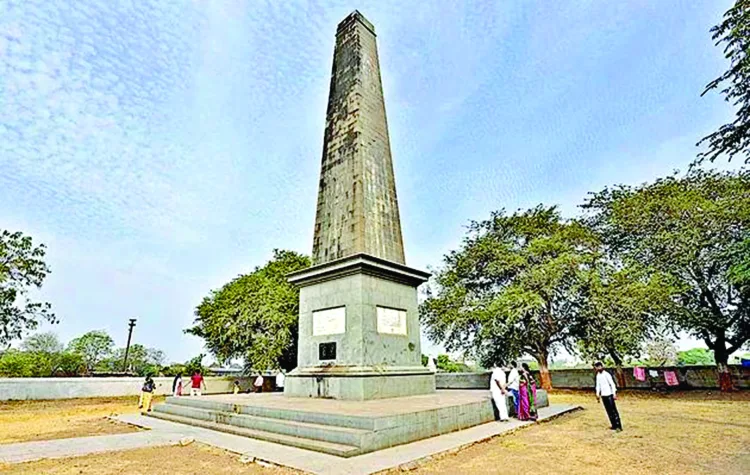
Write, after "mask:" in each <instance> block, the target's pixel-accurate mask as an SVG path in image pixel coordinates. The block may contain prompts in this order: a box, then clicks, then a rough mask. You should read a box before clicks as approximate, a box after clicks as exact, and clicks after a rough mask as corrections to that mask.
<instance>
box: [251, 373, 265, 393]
mask: <svg viewBox="0 0 750 475" xmlns="http://www.w3.org/2000/svg"><path fill="white" fill-rule="evenodd" d="M253 388H255V392H256V393H260V392H263V375H262V374H260V373H258V377H257V378H255V381H254V382H253Z"/></svg>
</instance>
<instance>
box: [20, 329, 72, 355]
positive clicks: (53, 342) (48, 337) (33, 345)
mask: <svg viewBox="0 0 750 475" xmlns="http://www.w3.org/2000/svg"><path fill="white" fill-rule="evenodd" d="M63 348H64V346H63V344H62V342H61V341H60V339H59V338H58V337H57V335H56V334H55V333H53V332H45V333H37V334H35V335H31V336H28V337H26V339H25V340H24V341H23V343H22V344H21V349H22V350H24V351H29V352H31V353H48V354H51V353H62V351H63Z"/></svg>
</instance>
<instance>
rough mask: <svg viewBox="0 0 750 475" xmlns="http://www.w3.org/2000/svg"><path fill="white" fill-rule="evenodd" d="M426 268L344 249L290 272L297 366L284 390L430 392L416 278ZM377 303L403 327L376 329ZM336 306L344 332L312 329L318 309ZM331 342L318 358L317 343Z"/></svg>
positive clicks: (315, 393) (368, 395) (344, 394)
mask: <svg viewBox="0 0 750 475" xmlns="http://www.w3.org/2000/svg"><path fill="white" fill-rule="evenodd" d="M427 275H428V274H427V273H424V272H421V271H416V270H414V269H410V268H408V267H406V266H402V265H399V264H395V263H393V262H390V261H386V260H378V259H375V258H373V257H371V256H367V255H357V256H351V257H349V258H345V259H341V260H339V261H336V262H331V263H328V264H322V265H319V266H315V267H312V268H310V269H306V270H304V271H300V272H297V273H295V274H292V275H291V276H290V277H289V279H290V281H291V282H293V283H295V284H296V285H299V286H301V289H300V316H299V345H298V349H297V368H296V369H295V370H294V371H292V372H290V373H289V374H288V375H287V378H286V381H285V387H284V394H286V395H287V396H294V397H321V398H334V399H346V400H359V401H362V400H369V399H382V398H390V397H400V396H410V395H415V394H428V393H433V392H435V376H434V374H433V373H432V372H431V371H429V370H428V369H427V368H424V367H423V366H422V364H421V350H420V333H419V315H418V311H417V288H416V287H417V285H418V284H419V283H421V282H423V281H424V280H425V279H426V278H427ZM379 307H385V308H391V309H399V310H401V311H403V312H404V313H405V315H406V317H405V318H406V333H405V334H388V333H381V332H379V331H378V328H377V311H378V308H379ZM326 309H344V310H345V312H344V315H345V325H344V327H345V331H343V332H339V333H335V334H328V335H320V334H315V332H314V326H315V325H314V318H315V313H316V312H318V311H321V310H323V311H325V310H326ZM329 344H332V345H335V347H336V351H335V357H334V358H325V359H323V358H321V351H320V347H321V345H329Z"/></svg>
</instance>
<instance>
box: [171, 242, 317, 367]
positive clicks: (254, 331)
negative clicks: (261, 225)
mask: <svg viewBox="0 0 750 475" xmlns="http://www.w3.org/2000/svg"><path fill="white" fill-rule="evenodd" d="M309 266H310V259H309V258H308V257H307V256H303V255H301V254H298V253H296V252H293V251H283V250H278V249H277V250H274V254H273V258H272V259H271V260H270V261H269V262H268V263H266V265H264V266H263V267H256V268H255V270H254V271H253V272H251V273H250V274H247V275H241V276H239V277H237V278H236V279H234V280H232V281H231V282H229V283H227V284H226V285H224V286H223V287H222V288H221V289H219V290H215V291H212V292H211V294H210V295H208V296H207V297H205V298H204V299H203V301H202V302H201V303H200V305H198V307H197V308H196V310H195V316H196V319H195V326H193V327H192V328H189V329H187V330H185V331H186V333H190V334H193V335H196V336H199V337H201V338H203V339H204V340H205V341H206V347H207V348H208V349H209V350H210V351H211V353H212V354H213V355H214V356H216V358H218V359H219V360H220V362H225V361H227V360H229V359H231V358H244V360H245V365H246V367H247V368H248V369H250V368H253V369H260V370H263V369H272V368H277V367H280V368H283V369H285V370H291V369H293V368H294V367H296V365H297V319H298V312H299V290H298V289H297V288H296V287H294V286H293V285H291V284H290V283H288V282H287V280H286V276H287V274H289V273H290V272H294V271H297V270H301V269H304V268H307V267H309Z"/></svg>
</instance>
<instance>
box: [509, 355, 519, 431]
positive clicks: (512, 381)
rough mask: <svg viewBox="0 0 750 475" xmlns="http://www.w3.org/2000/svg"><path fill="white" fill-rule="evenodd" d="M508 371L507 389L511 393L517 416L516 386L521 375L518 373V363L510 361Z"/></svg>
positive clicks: (517, 386)
mask: <svg viewBox="0 0 750 475" xmlns="http://www.w3.org/2000/svg"><path fill="white" fill-rule="evenodd" d="M510 366H511V368H510V373H508V390H509V391H510V393H511V394H512V395H513V406H514V407H515V409H516V417H518V388H519V385H520V383H521V375H520V374H519V373H518V363H516V362H515V361H511V363H510Z"/></svg>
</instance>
